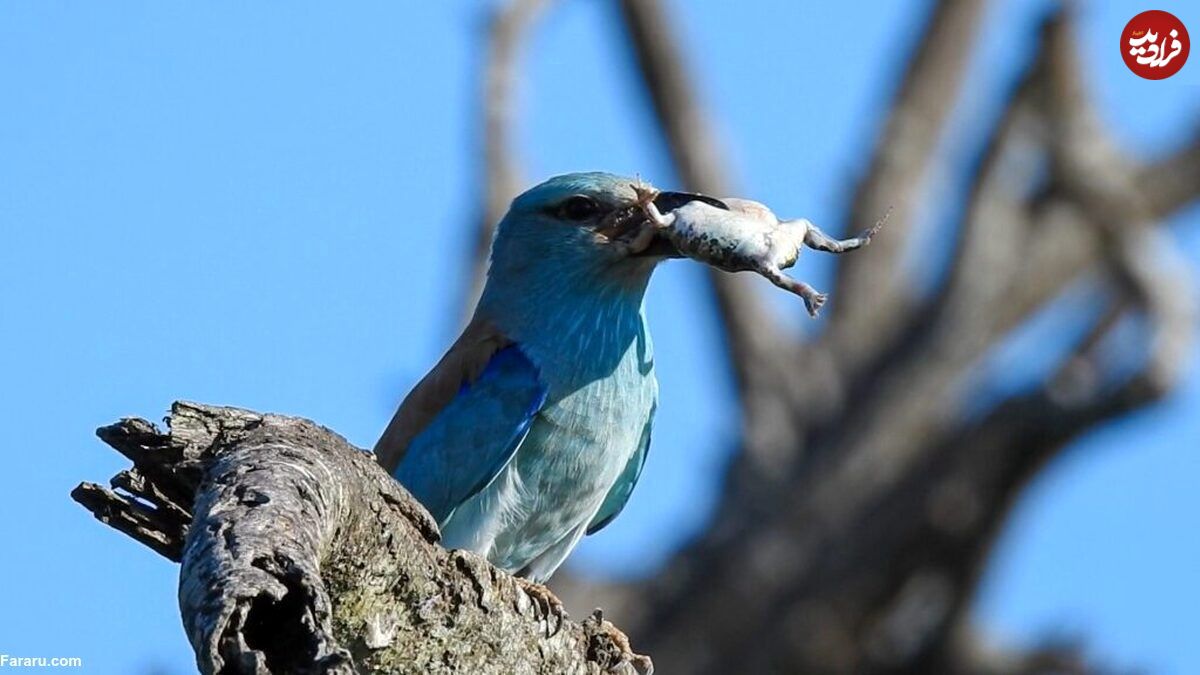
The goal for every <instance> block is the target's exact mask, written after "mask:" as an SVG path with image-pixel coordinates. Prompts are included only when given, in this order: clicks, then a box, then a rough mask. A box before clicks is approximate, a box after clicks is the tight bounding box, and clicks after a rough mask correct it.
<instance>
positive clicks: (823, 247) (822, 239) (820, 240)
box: [804, 223, 877, 253]
mask: <svg viewBox="0 0 1200 675" xmlns="http://www.w3.org/2000/svg"><path fill="white" fill-rule="evenodd" d="M876 231H877V230H876V229H875V228H871V229H870V230H867V231H866V232H863V233H862V234H860V235H858V236H857V237H851V238H849V239H834V238H833V237H831V236H829V235H827V234H825V233H824V232H822V231H821V229H820V228H818V227H817V226H816V225H813V224H812V223H809V224H808V231H807V232H805V233H804V245H805V246H807V247H809V248H811V249H816V250H818V251H828V252H829V253H845V252H847V251H853V250H854V249H856V248H862V247H863V246H866V245H867V244H869V243H871V237H873V236H874V235H875V232H876Z"/></svg>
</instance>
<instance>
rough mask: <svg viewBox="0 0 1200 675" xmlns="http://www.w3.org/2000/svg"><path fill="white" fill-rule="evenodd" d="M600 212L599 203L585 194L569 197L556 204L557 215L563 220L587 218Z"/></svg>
mask: <svg viewBox="0 0 1200 675" xmlns="http://www.w3.org/2000/svg"><path fill="white" fill-rule="evenodd" d="M599 212H600V203H599V202H597V201H596V200H595V199H592V198H591V197H588V196H587V195H575V196H574V197H569V198H568V199H566V200H565V201H563V203H561V204H559V205H558V217H560V218H563V219H565V220H587V219H588V218H591V217H592V216H594V215H596V214H597V213H599Z"/></svg>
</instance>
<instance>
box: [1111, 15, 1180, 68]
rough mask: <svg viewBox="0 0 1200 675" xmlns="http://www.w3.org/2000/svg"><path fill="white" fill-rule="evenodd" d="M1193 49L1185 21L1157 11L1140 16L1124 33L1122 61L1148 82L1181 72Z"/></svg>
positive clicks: (1122, 34)
mask: <svg viewBox="0 0 1200 675" xmlns="http://www.w3.org/2000/svg"><path fill="white" fill-rule="evenodd" d="M1191 47H1192V41H1191V39H1189V38H1188V32H1187V28H1184V27H1183V22H1182V21H1180V20H1179V19H1177V18H1175V15H1174V14H1171V13H1170V12H1164V11H1162V10H1158V9H1152V10H1150V11H1148V12H1142V13H1141V14H1138V15H1137V16H1135V17H1133V18H1132V19H1130V20H1129V23H1127V24H1125V30H1123V31H1121V58H1122V59H1124V60H1125V65H1127V66H1129V69H1130V70H1132V71H1133V72H1134V74H1136V75H1138V76H1140V77H1144V78H1146V79H1147V80H1162V79H1165V78H1168V77H1170V76H1172V75H1174V74H1175V73H1178V72H1179V69H1180V68H1182V67H1183V64H1184V63H1185V62H1186V61H1187V57H1188V52H1189V51H1191Z"/></svg>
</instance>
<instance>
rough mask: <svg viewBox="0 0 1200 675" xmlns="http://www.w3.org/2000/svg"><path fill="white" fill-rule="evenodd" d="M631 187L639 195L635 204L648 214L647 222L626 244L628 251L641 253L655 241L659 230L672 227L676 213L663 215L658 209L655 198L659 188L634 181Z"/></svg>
mask: <svg viewBox="0 0 1200 675" xmlns="http://www.w3.org/2000/svg"><path fill="white" fill-rule="evenodd" d="M630 187H632V188H633V191H634V193H635V194H636V195H637V200H636V201H635V202H634V204H635V205H636V206H637V207H638V208H640V209H641V210H642V213H643V214H644V215H645V216H646V222H645V223H644V224H643V225H642V227H641V229H639V230H638V231H637V233H636V234H634V235H633V237H632V238H630V240H629V241H628V242H626V243H625V244H624V246H625V248H626V251H627V252H628V253H631V254H634V253H641V252H642V251H645V250H646V249H647V248H649V247H650V244H652V243H654V237H655V235H656V234H657V233H658V231H659V230H662V229H665V228H667V227H670V226H671V223H673V222H675V214H674V213H668V214H666V215H663V213H662V212H661V211H659V210H658V207H657V206H655V204H654V198H655V197H657V196H658V190H655V189H654V188H651V187H645V186H643V185H641V184H639V183H632V184H630Z"/></svg>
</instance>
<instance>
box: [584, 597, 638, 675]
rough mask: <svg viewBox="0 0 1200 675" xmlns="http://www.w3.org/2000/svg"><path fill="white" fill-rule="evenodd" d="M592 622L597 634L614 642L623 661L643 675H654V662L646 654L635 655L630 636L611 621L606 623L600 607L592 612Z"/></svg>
mask: <svg viewBox="0 0 1200 675" xmlns="http://www.w3.org/2000/svg"><path fill="white" fill-rule="evenodd" d="M590 620H591V621H594V622H595V625H596V627H597V632H599V633H600V634H601V635H603V636H605V637H607V638H608V639H609V640H611V641H612V645H613V646H614V647H616V648H617V650H618V652H619V654H620V658H621V659H622V660H624V661H625V662H626V663H628V664H629V665H631V666H633V668H634V670H636V671H637V672H638V673H640V674H641V675H654V661H651V660H650V657H649V656H646V655H645V654H636V653H634V651H633V647H632V646H630V644H629V636H628V635H626V634H625V633H624V632H622V631H621V629H620V628H617V627H616V626H614V625H613V624H612V622H611V621H606V620H605V619H604V612H602V611H601V610H600V608H599V607H597V608H596V609H595V610H594V611H593V612H592V616H591V617H590ZM618 665H619V664H618Z"/></svg>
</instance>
